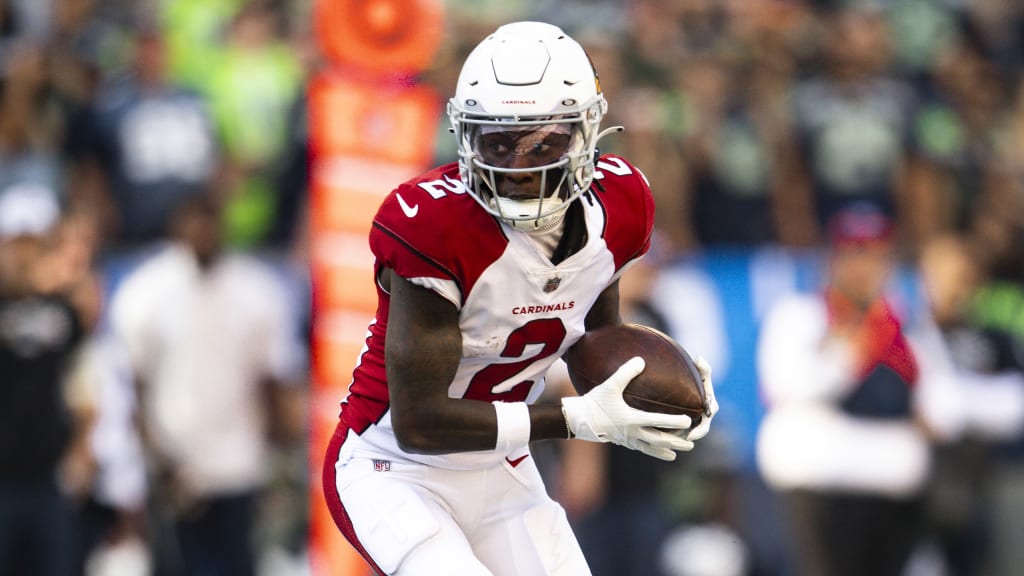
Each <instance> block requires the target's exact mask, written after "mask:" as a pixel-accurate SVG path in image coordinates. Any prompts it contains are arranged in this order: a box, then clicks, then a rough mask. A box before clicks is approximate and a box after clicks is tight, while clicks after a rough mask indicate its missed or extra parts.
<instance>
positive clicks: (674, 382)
mask: <svg viewBox="0 0 1024 576" xmlns="http://www.w3.org/2000/svg"><path fill="white" fill-rule="evenodd" d="M634 356H642V357H643V359H644V361H645V362H646V366H645V367H644V371H643V372H641V373H640V375H638V376H637V377H636V378H634V379H633V381H632V382H630V383H629V385H627V386H626V389H625V391H623V393H622V396H623V398H624V399H625V401H626V404H628V405H629V406H632V407H633V408H637V409H639V410H646V411H648V412H660V413H663V414H686V415H687V416H689V417H690V418H691V419H692V420H693V424H692V425H693V426H696V425H697V423H698V422H700V419H701V417H702V416H703V415H704V413H705V412H704V411H705V404H706V400H707V398H706V396H705V393H704V386H703V384H702V383H701V379H700V373H699V372H698V371H697V366H696V364H694V362H693V359H692V358H690V355H689V354H688V353H687V352H686V350H684V349H683V347H682V346H680V345H679V344H678V343H677V342H676V341H675V340H673V339H672V338H670V337H669V336H668V335H666V334H664V333H662V332H660V331H658V330H655V329H654V328H650V327H648V326H642V325H640V324H618V325H615V326H606V327H604V328H600V329H598V330H593V331H590V332H587V333H586V334H584V335H583V337H582V338H580V339H579V341H577V342H576V343H575V344H574V345H573V346H572V347H571V348H569V352H568V353H567V354H566V356H565V363H566V365H567V366H568V368H569V379H570V380H572V384H573V387H574V388H575V389H576V392H577V393H578V394H581V395H582V394H586V393H587V392H589V391H590V390H591V389H592V388H593V387H595V386H597V385H598V384H600V383H601V382H604V381H605V380H606V379H607V378H608V377H609V376H611V375H612V374H613V373H614V372H615V371H616V370H617V369H618V368H619V366H622V364H623V363H624V362H626V361H627V360H629V359H630V358H632V357H634Z"/></svg>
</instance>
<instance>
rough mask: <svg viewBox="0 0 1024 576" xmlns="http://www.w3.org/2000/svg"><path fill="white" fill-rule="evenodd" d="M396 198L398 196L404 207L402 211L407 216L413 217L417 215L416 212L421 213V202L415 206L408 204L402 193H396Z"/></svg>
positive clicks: (400, 203) (399, 202) (400, 204)
mask: <svg viewBox="0 0 1024 576" xmlns="http://www.w3.org/2000/svg"><path fill="white" fill-rule="evenodd" d="M395 198H398V205H399V206H401V207H402V212H405V215H406V216H408V217H409V218H413V217H415V216H416V214H419V211H420V205H419V204H416V205H415V206H409V205H408V204H406V202H405V198H402V195H401V194H395Z"/></svg>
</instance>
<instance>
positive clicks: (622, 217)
mask: <svg viewBox="0 0 1024 576" xmlns="http://www.w3.org/2000/svg"><path fill="white" fill-rule="evenodd" d="M591 191H592V193H593V194H594V197H595V198H596V199H597V201H598V202H600V203H601V206H602V207H603V208H604V212H605V225H604V240H605V243H606V244H607V245H608V249H609V250H610V251H611V252H612V254H613V256H614V258H615V269H616V270H621V269H622V267H623V266H625V265H626V264H627V263H629V262H631V261H633V260H635V259H637V258H639V257H640V256H643V255H644V254H646V253H647V250H648V249H649V248H650V246H651V234H652V233H653V231H654V197H653V195H652V194H651V187H650V185H649V184H648V182H647V178H646V177H645V176H644V175H643V174H642V173H641V172H640V170H638V169H637V168H636V167H635V166H633V165H632V164H630V163H629V162H627V161H626V160H624V159H623V158H620V157H618V156H614V155H610V154H606V155H604V156H601V158H600V159H599V160H598V162H597V167H596V170H595V177H594V184H593V185H592V186H591ZM584 201H585V200H584Z"/></svg>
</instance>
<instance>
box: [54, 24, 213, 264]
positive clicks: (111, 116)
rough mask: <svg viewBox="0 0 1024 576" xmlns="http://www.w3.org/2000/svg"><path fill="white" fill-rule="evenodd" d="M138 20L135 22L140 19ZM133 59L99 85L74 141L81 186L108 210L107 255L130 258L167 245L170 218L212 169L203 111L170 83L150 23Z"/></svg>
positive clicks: (136, 35)
mask: <svg viewBox="0 0 1024 576" xmlns="http://www.w3.org/2000/svg"><path fill="white" fill-rule="evenodd" d="M140 18H141V17H140ZM136 26H137V28H135V29H134V31H133V36H132V53H133V54H134V59H133V61H132V63H131V68H130V69H129V70H126V71H125V73H124V74H119V75H114V76H112V77H108V78H106V79H105V81H104V82H103V84H102V86H101V88H100V92H99V94H98V95H97V96H96V100H95V103H94V105H93V106H92V110H91V112H90V114H89V119H88V120H87V121H83V122H81V126H80V129H81V130H84V131H86V133H84V134H81V135H79V136H78V137H77V139H76V147H75V150H74V154H75V157H74V158H73V160H74V161H75V162H76V163H78V164H80V165H82V166H83V167H82V168H81V169H79V171H78V173H79V175H80V176H81V177H92V178H95V179H97V181H96V182H90V183H84V184H80V186H82V187H83V188H86V189H89V190H97V191H99V192H98V193H97V194H98V197H97V198H96V199H95V200H93V202H99V201H104V202H106V203H107V204H108V205H109V206H110V207H111V208H110V209H107V210H104V211H103V212H102V213H103V214H104V215H109V218H108V220H107V221H105V222H104V223H103V225H104V226H103V232H104V235H105V237H104V240H105V243H104V247H105V249H106V250H105V251H107V252H112V253H119V252H129V253H131V252H135V251H137V250H139V249H144V248H148V247H150V246H152V244H153V243H154V242H157V241H159V240H162V239H164V238H166V235H167V232H168V229H167V226H168V220H169V218H170V215H171V214H172V213H173V212H174V211H175V210H176V209H177V207H178V206H179V205H180V204H181V203H182V202H184V201H185V200H187V199H189V198H192V197H194V196H197V195H199V194H200V193H202V192H203V191H204V190H205V189H206V187H207V186H208V184H209V181H210V180H211V178H212V176H213V175H214V169H215V168H216V166H217V162H218V155H219V152H218V144H217V141H216V136H215V133H214V127H213V121H212V119H211V116H210V112H209V109H208V106H207V104H206V103H205V102H204V101H203V100H202V99H201V98H200V97H199V96H198V95H197V94H195V93H193V92H190V91H188V90H186V89H184V88H182V87H180V86H178V85H176V84H174V83H172V82H170V81H169V79H168V76H167V72H166V66H165V64H166V62H165V57H166V54H165V46H164V40H163V37H162V34H161V32H160V30H159V29H158V28H157V27H156V25H155V24H153V23H150V22H146V21H139V22H136Z"/></svg>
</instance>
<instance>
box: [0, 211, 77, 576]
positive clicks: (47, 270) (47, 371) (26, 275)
mask: <svg viewBox="0 0 1024 576" xmlns="http://www.w3.org/2000/svg"><path fill="white" fill-rule="evenodd" d="M58 218H59V208H58V205H57V201H56V199H55V198H54V197H52V196H50V195H47V194H41V193H39V192H32V191H21V192H19V191H8V192H6V193H5V194H3V195H0V574H34V575H40V576H50V575H53V576H57V575H66V574H71V573H72V571H73V569H72V566H73V546H74V542H73V539H74V524H73V522H74V515H73V507H72V504H71V501H70V500H69V498H68V497H67V493H68V488H69V486H71V485H75V486H81V485H83V484H84V482H82V481H81V480H82V479H81V478H71V477H70V476H69V475H68V472H70V471H71V470H72V469H73V470H74V471H75V472H76V475H77V476H82V475H83V474H82V472H83V470H86V471H87V469H88V465H87V464H86V465H85V466H84V467H83V466H82V465H80V464H81V463H82V462H83V458H76V459H74V461H75V463H76V464H79V465H71V466H70V467H65V464H66V463H68V462H71V460H68V459H67V457H68V455H69V453H70V451H69V449H70V448H71V447H72V446H73V445H74V446H77V447H79V448H83V447H85V446H87V444H86V443H85V442H78V441H76V440H75V439H76V438H84V437H85V436H83V435H82V434H84V433H85V431H86V430H87V426H84V425H83V424H84V420H85V419H84V418H79V417H78V415H77V414H76V413H75V411H74V410H72V409H71V407H70V406H69V404H68V402H67V400H66V396H65V371H66V368H67V367H68V366H69V364H70V363H71V362H72V360H73V359H74V354H75V352H76V350H77V347H78V344H79V343H80V342H81V341H82V339H83V337H84V336H85V335H86V334H87V332H88V330H89V325H88V323H89V320H88V319H89V318H90V315H89V314H85V313H83V311H84V309H83V308H80V307H79V304H80V303H81V301H80V300H79V299H78V298H76V297H75V296H73V295H72V294H70V293H69V292H67V291H66V290H65V289H66V285H65V284H64V283H63V282H62V274H61V270H60V269H59V268H58V267H56V266H55V264H57V263H58V261H57V260H56V259H57V258H59V257H60V256H59V254H60V253H59V251H57V250H55V248H56V245H55V242H54V239H53V234H52V233H53V231H54V226H55V224H56V223H57V220H58ZM87 459H88V458H87V456H85V458H84V460H86V461H87ZM86 474H87V472H86Z"/></svg>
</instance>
